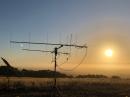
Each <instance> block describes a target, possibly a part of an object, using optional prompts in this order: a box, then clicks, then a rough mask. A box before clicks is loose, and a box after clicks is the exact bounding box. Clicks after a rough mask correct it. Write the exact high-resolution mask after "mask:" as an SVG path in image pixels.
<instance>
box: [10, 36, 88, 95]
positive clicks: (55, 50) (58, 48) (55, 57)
mask: <svg viewBox="0 0 130 97" xmlns="http://www.w3.org/2000/svg"><path fill="white" fill-rule="evenodd" d="M71 41H72V34H71V37H70V44H63V43H48V42H47V43H46V42H30V41H29V42H26V41H10V43H14V44H21V43H22V44H35V45H53V46H55V47H54V48H53V50H52V51H44V50H31V49H22V50H26V51H36V52H46V53H54V87H53V88H54V95H53V97H56V92H58V90H57V81H56V79H57V76H56V72H57V71H56V70H57V55H58V54H69V53H65V52H59V50H60V49H61V48H63V47H70V48H72V47H74V48H82V49H86V48H87V46H86V45H76V44H72V43H71ZM59 96H61V95H60V93H59Z"/></svg>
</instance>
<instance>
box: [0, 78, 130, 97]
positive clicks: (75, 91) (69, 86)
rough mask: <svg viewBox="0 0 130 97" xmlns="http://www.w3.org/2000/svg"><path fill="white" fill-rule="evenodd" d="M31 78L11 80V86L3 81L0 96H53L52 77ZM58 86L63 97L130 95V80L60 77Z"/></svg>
mask: <svg viewBox="0 0 130 97" xmlns="http://www.w3.org/2000/svg"><path fill="white" fill-rule="evenodd" d="M27 79H28V80H27ZM30 79H31V78H30ZM30 79H29V78H23V79H20V80H11V81H10V83H9V87H8V85H7V81H6V80H4V81H1V82H0V97H53V96H51V95H52V94H53V91H54V90H53V88H52V86H53V80H52V79H51V80H49V79H48V81H47V80H45V79H35V78H34V79H32V80H30ZM57 87H58V90H59V91H60V94H61V95H62V97H130V82H129V80H119V79H118V80H112V79H58V82H57Z"/></svg>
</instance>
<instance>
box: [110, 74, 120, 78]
mask: <svg viewBox="0 0 130 97" xmlns="http://www.w3.org/2000/svg"><path fill="white" fill-rule="evenodd" d="M111 78H112V79H121V77H120V76H116V75H114V76H112V77H111Z"/></svg>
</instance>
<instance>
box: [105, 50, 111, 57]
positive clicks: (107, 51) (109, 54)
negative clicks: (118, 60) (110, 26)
mask: <svg viewBox="0 0 130 97" xmlns="http://www.w3.org/2000/svg"><path fill="white" fill-rule="evenodd" d="M105 55H106V56H107V57H112V55H113V51H112V49H107V50H106V51H105Z"/></svg>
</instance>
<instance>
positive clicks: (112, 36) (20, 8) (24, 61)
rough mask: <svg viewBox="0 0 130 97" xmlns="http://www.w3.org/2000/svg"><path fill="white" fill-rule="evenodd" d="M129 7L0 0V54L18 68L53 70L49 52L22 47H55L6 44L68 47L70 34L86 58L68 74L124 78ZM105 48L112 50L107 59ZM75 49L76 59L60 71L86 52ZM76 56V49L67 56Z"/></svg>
mask: <svg viewBox="0 0 130 97" xmlns="http://www.w3.org/2000/svg"><path fill="white" fill-rule="evenodd" d="M129 5H130V0H0V56H1V57H5V58H7V59H8V60H9V61H10V62H11V63H12V65H13V66H16V67H19V68H31V69H52V66H53V63H51V61H52V55H51V54H45V53H38V52H26V51H22V50H21V49H22V48H31V49H45V50H53V48H54V47H47V46H34V45H30V46H29V45H23V44H10V43H9V41H10V40H16V41H36V42H52V43H69V41H70V35H71V34H72V35H73V38H72V41H73V42H72V43H76V44H79V45H84V44H87V45H88V54H87V58H86V60H85V62H84V63H83V64H82V65H81V66H80V67H79V68H77V69H76V70H74V71H72V72H68V73H78V74H80V73H84V74H88V73H97V74H102V73H103V74H106V75H109V74H110V75H122V76H128V75H130V61H129V58H130V46H129V41H130V38H129V36H130V18H129V17H130V6H129ZM109 48H110V49H112V51H113V56H112V57H107V56H105V55H104V52H105V50H106V49H109ZM67 49H69V48H66V49H63V50H62V51H64V50H65V51H66V50H67ZM78 51H79V53H80V54H78V53H76V54H77V58H75V57H74V58H72V59H70V60H71V61H69V62H68V63H66V64H64V65H63V66H61V67H62V68H65V69H71V68H73V67H74V66H75V65H76V64H78V63H79V61H80V58H81V57H83V55H84V53H85V51H80V50H78ZM75 52H77V51H76V49H74V51H73V55H72V56H71V57H73V56H75V55H76V54H75ZM61 57H62V59H61V61H60V62H59V64H61V63H63V62H62V61H64V60H66V57H65V56H61ZM78 59H79V60H78ZM81 59H82V58H81ZM75 60H76V61H75ZM0 64H3V63H2V61H0Z"/></svg>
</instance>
